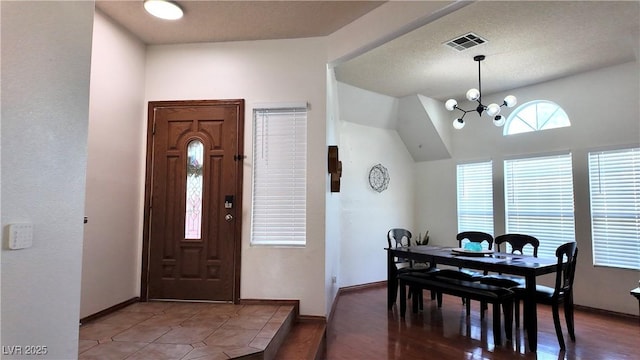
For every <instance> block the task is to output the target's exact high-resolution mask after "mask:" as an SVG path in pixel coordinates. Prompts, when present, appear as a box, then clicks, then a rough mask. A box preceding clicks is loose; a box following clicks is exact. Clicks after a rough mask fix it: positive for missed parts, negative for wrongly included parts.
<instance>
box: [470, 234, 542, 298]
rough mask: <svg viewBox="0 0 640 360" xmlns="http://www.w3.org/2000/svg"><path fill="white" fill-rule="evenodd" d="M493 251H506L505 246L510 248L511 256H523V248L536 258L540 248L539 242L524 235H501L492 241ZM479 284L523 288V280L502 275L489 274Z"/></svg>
mask: <svg viewBox="0 0 640 360" xmlns="http://www.w3.org/2000/svg"><path fill="white" fill-rule="evenodd" d="M494 244H495V246H494V250H495V251H497V252H506V251H508V250H507V248H506V245H507V244H508V245H509V246H510V247H511V254H519V255H524V253H525V250H524V249H525V247H527V249H531V255H532V256H533V257H538V248H539V247H540V240H538V239H537V238H535V237H533V236H531V235H525V234H503V235H500V236H497V237H496V238H495V240H494ZM502 244H505V248H504V249H503V248H502ZM480 282H481V283H483V284H486V285H493V286H500V287H505V288H511V287H514V286H523V287H524V284H525V280H524V278H523V277H519V276H507V275H502V274H489V275H485V276H483V277H482V279H480Z"/></svg>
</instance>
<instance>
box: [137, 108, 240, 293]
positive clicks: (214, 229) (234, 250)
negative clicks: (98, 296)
mask: <svg viewBox="0 0 640 360" xmlns="http://www.w3.org/2000/svg"><path fill="white" fill-rule="evenodd" d="M148 118H149V132H148V134H149V135H148V138H147V177H146V195H145V201H146V207H145V234H144V243H143V259H142V261H143V274H142V296H141V297H142V299H143V300H147V299H181V300H210V301H234V302H237V301H238V299H239V294H240V291H239V283H240V274H239V272H240V231H241V222H240V219H241V215H242V209H241V205H242V202H241V201H242V198H241V195H242V192H241V191H242V158H243V156H241V153H242V151H243V150H242V149H243V145H242V143H243V136H244V129H243V125H244V100H208V101H154V102H149V115H148Z"/></svg>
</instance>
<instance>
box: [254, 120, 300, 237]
mask: <svg viewBox="0 0 640 360" xmlns="http://www.w3.org/2000/svg"><path fill="white" fill-rule="evenodd" d="M306 183H307V110H306V108H281V109H254V118H253V194H252V214H251V243H252V244H253V245H280V246H302V245H305V244H306V217H307V216H306V208H307V205H306V192H307V185H306Z"/></svg>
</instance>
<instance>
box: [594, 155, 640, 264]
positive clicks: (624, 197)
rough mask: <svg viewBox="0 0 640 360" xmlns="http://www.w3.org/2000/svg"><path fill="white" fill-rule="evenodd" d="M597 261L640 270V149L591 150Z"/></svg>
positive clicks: (595, 261)
mask: <svg viewBox="0 0 640 360" xmlns="http://www.w3.org/2000/svg"><path fill="white" fill-rule="evenodd" d="M589 189H590V193H591V236H592V241H593V264H594V265H602V266H611V267H618V268H625V269H636V270H640V148H634V149H623V150H613V151H598V152H591V153H589Z"/></svg>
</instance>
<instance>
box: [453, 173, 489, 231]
mask: <svg viewBox="0 0 640 360" xmlns="http://www.w3.org/2000/svg"><path fill="white" fill-rule="evenodd" d="M491 166H492V162H491V161H487V162H481V163H472V164H460V165H458V168H457V183H458V232H463V231H482V232H486V233H488V234H493V185H492V184H493V181H492V177H493V175H492V168H491Z"/></svg>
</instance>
